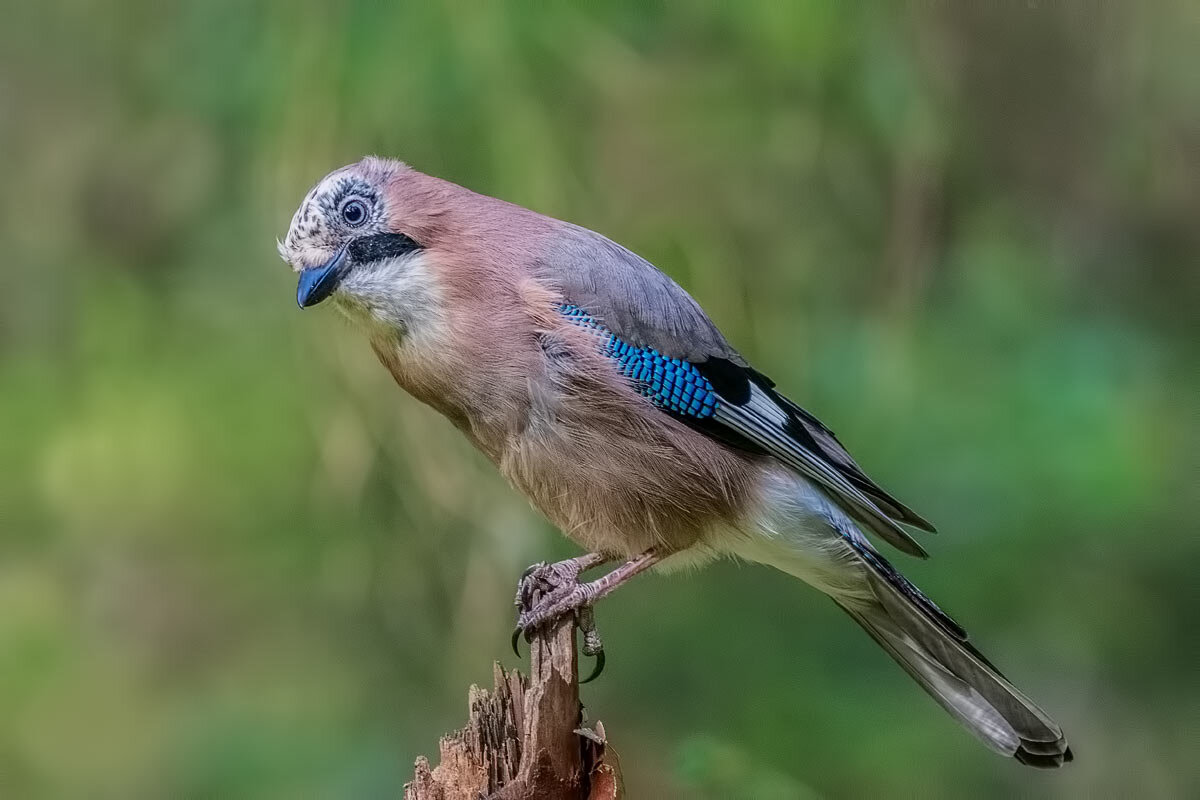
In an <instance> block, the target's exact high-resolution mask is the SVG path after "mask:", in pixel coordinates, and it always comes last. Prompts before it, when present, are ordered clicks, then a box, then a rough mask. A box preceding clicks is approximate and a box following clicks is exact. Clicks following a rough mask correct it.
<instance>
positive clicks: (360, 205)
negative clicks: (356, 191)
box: [342, 199, 367, 228]
mask: <svg viewBox="0 0 1200 800" xmlns="http://www.w3.org/2000/svg"><path fill="white" fill-rule="evenodd" d="M342 220H343V221H345V223H346V224H347V225H349V226H350V227H352V228H357V227H358V226H359V225H362V224H363V223H364V222H366V221H367V204H366V203H364V202H363V201H362V200H358V199H354V200H348V201H346V204H345V205H343V206H342Z"/></svg>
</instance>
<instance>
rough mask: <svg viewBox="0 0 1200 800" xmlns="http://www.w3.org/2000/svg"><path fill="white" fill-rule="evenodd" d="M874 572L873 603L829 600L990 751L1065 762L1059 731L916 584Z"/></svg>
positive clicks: (1028, 760)
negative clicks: (969, 641) (835, 603)
mask: <svg viewBox="0 0 1200 800" xmlns="http://www.w3.org/2000/svg"><path fill="white" fill-rule="evenodd" d="M880 561H882V559H880ZM878 566H880V567H885V570H883V571H879V570H876V571H874V572H873V573H872V574H871V576H870V582H871V584H872V585H871V589H872V594H873V595H874V597H872V598H868V599H861V598H857V597H856V598H854V599H849V598H847V599H838V598H836V597H835V598H834V600H835V602H837V604H838V605H839V606H841V607H842V608H843V609H844V610H845V611H846V613H847V614H849V615H850V616H851V617H853V618H854V620H855V621H856V622H857V623H858V624H859V625H861V626H862V627H863V629H864V630H866V632H867V633H869V634H870V635H871V638H873V639H874V640H875V641H876V642H878V643H879V645H880V646H881V647H882V648H883V649H884V650H886V651H887V652H888V653H889V654H890V655H891V656H892V658H894V659H896V661H897V663H899V664H900V666H901V667H903V668H904V671H905V672H907V673H908V674H909V675H911V676H912V677H913V679H914V680H916V682H917V683H919V684H920V685H921V688H923V689H924V690H925V691H926V692H928V693H929V694H930V696H931V697H933V699H934V700H936V701H937V702H938V704H939V705H940V706H942V708H944V709H946V711H948V712H950V715H951V716H953V717H954V718H955V719H956V720H958V721H959V722H960V723H961V724H962V725H963V726H964V727H965V728H966V729H967V730H969V731H971V733H973V734H975V735H976V736H978V737H979V738H980V739H982V740H983V742H984V743H985V744H987V745H988V747H990V748H992V749H993V750H995V751H997V752H999V753H1001V754H1003V755H1007V756H1012V757H1013V758H1015V759H1017V761H1019V762H1021V763H1022V764H1027V765H1029V766H1033V767H1044V768H1053V767H1060V766H1062V765H1063V764H1064V763H1066V762H1068V761H1070V760H1071V759H1072V755H1071V748H1070V747H1069V746H1068V745H1067V740H1066V739H1065V738H1064V737H1063V732H1062V728H1060V727H1059V726H1058V725H1057V724H1056V723H1055V722H1054V721H1053V720H1052V719H1050V718H1049V717H1048V716H1047V715H1046V713H1045V712H1043V711H1042V710H1041V709H1040V708H1038V707H1037V706H1036V705H1035V704H1034V703H1033V701H1031V700H1030V699H1029V698H1028V697H1026V696H1025V695H1024V694H1022V693H1021V692H1020V691H1019V690H1018V689H1017V688H1016V687H1015V686H1013V685H1012V684H1011V683H1009V682H1008V679H1006V678H1005V677H1004V676H1003V675H1002V674H1000V671H999V670H998V669H996V667H995V666H993V665H992V663H991V662H990V661H988V660H987V658H985V657H984V656H983V654H982V653H980V652H979V651H978V650H976V649H975V648H974V647H973V646H972V645H971V644H969V643H968V642H967V639H966V634H965V632H963V630H962V628H960V627H959V626H958V625H957V624H955V623H954V621H953V620H951V619H950V618H949V617H947V616H946V615H945V614H944V613H942V612H941V610H940V609H938V608H937V606H935V605H934V604H933V603H932V602H931V601H930V600H928V599H927V598H926V597H925V596H924V595H923V594H921V593H920V591H918V590H917V588H916V587H915V586H913V585H912V584H911V583H909V582H908V581H907V580H906V579H904V578H903V576H900V575H899V573H896V572H895V571H894V570H891V569H890V565H887V564H886V562H883V563H882V564H880V565H878Z"/></svg>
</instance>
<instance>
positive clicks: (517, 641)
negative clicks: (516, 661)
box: [512, 625, 524, 658]
mask: <svg viewBox="0 0 1200 800" xmlns="http://www.w3.org/2000/svg"><path fill="white" fill-rule="evenodd" d="M522 633H524V631H523V630H521V626H520V625H518V626H517V627H515V628H513V632H512V649H513V652H514V653H516V654H517V658H520V657H521V634H522Z"/></svg>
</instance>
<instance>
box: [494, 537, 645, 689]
mask: <svg viewBox="0 0 1200 800" xmlns="http://www.w3.org/2000/svg"><path fill="white" fill-rule="evenodd" d="M662 559H663V556H662V555H660V554H659V553H658V551H657V550H656V549H655V548H650V549H649V550H647V551H646V552H644V553H642V554H641V555H639V556H637V557H636V558H632V559H630V560H629V561H626V562H625V563H624V564H622V565H621V566H619V567H617V568H616V569H614V570H613V571H612V572H610V573H608V574H607V575H605V576H603V577H601V578H597V579H596V580H594V581H591V582H589V583H579V582H578V577H579V573H580V572H582V571H583V570H585V569H591V568H592V567H596V566H599V565H600V564H603V563H604V562H606V561H608V559H607V558H605V557H604V556H601V555H599V554H596V553H589V554H588V555H586V556H580V557H579V558H575V559H569V560H568V561H560V562H558V563H557V564H539V565H536V566H535V567H533V568H531V569H530V570H527V571H526V575H525V577H524V578H522V579H521V586H520V588H518V590H517V608H518V609H519V614H518V616H517V629H516V631H514V634H513V644H514V649H515V646H516V641H517V638H518V637H519V635H520V634H521V633H522V632H523V633H525V634H526V635H528V634H529V633H530V632H531V631H532V630H534V629H535V628H537V627H540V626H541V625H543V624H545V623H546V622H549V621H550V620H552V619H555V618H556V617H560V616H562V615H563V614H567V613H570V612H575V614H576V620H577V624H578V625H579V629H580V630H581V631H583V647H584V653H586V654H588V655H595V656H596V670H595V671H594V672H593V673H592V675H591V677H589V678H588V679H587V680H592V678H595V677H596V675H598V674H599V673H600V670H601V669H603V668H604V649H603V644H602V643H601V641H600V635H599V634H598V633H597V632H596V624H595V620H594V617H593V613H592V608H591V607H592V604H593V603H595V602H596V601H597V600H599V599H600V598H601V597H604V596H605V595H607V594H609V593H610V592H612V591H613V590H614V589H616V588H617V587H618V586H620V585H621V584H623V583H625V582H626V581H628V580H629V579H630V578H632V577H633V576H635V575H637V574H639V573H641V572H644V571H646V570H647V569H649V568H650V567H652V566H654V565H655V564H657V563H658V562H659V561H661V560H662ZM586 682H587V681H583V683H586Z"/></svg>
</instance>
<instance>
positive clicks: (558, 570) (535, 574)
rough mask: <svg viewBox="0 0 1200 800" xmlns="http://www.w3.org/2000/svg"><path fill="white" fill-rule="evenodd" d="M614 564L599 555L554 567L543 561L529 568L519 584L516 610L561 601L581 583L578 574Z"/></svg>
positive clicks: (580, 558) (567, 561)
mask: <svg viewBox="0 0 1200 800" xmlns="http://www.w3.org/2000/svg"><path fill="white" fill-rule="evenodd" d="M611 560H612V559H611V558H609V557H608V556H604V555H601V554H599V553H585V554H584V555H581V556H576V557H575V558H568V559H567V560H565V561H556V562H554V563H553V564H547V563H546V562H545V561H540V562H538V563H537V564H532V565H530V566H529V567H528V568H526V570H525V571H524V572H522V573H521V580H519V581H517V599H516V605H517V608H518V609H519V610H520V611H521V612H524V611H526V610H528V609H530V608H533V607H534V606H535V605H537V604H540V603H542V602H545V601H547V600H548V599H549V598H554V599H558V598H559V597H561V596H563V595H565V594H566V593H567V592H569V591H570V590H571V589H572V588H573V587H574V586H576V585H577V584H578V583H579V573H581V572H587V571H588V570H589V569H595V568H596V567H598V566H600V565H601V564H607V563H608V562H609V561H611Z"/></svg>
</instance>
